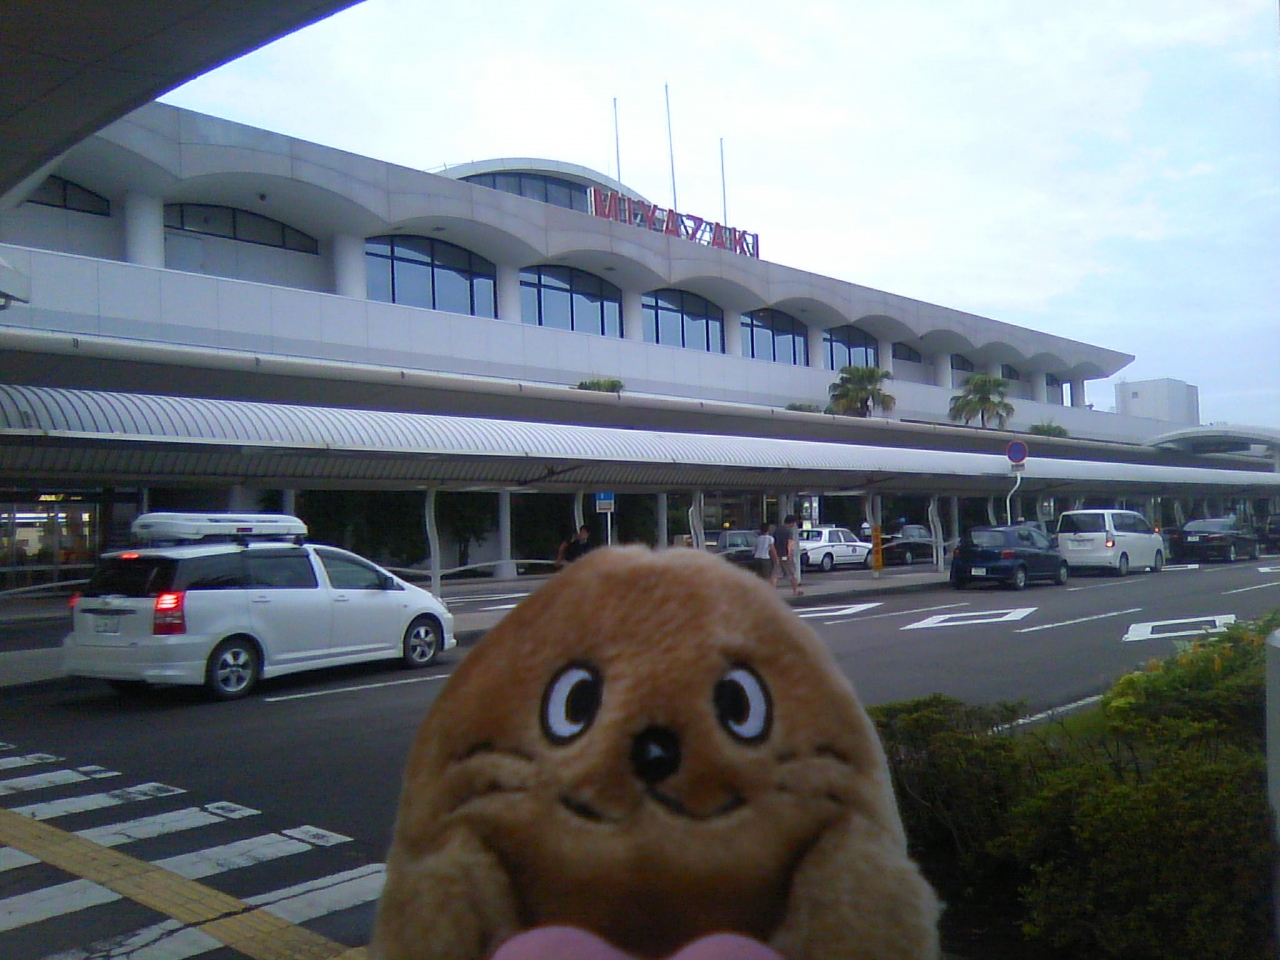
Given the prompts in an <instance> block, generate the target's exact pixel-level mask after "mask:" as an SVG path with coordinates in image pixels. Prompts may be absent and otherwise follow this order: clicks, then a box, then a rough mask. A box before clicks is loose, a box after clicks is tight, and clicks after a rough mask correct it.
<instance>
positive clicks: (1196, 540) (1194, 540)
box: [1187, 537, 1200, 543]
mask: <svg viewBox="0 0 1280 960" xmlns="http://www.w3.org/2000/svg"><path fill="white" fill-rule="evenodd" d="M1199 542H1200V538H1199V537H1187V543H1199Z"/></svg>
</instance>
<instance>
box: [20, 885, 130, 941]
mask: <svg viewBox="0 0 1280 960" xmlns="http://www.w3.org/2000/svg"><path fill="white" fill-rule="evenodd" d="M119 899H120V894H118V893H116V892H115V891H114V890H108V889H107V888H106V887H102V886H99V885H98V884H96V883H93V882H92V881H90V880H72V881H70V882H68V883H57V884H54V885H53V886H51V887H41V888H40V889H39V890H33V891H31V892H30V893H21V894H18V896H16V897H7V898H5V899H4V900H0V933H2V932H4V931H6V930H16V929H17V928H18V927H25V926H27V925H28V924H31V923H39V922H41V921H42V920H52V919H53V918H54V917H62V916H66V915H67V914H69V913H75V912H77V911H79V910H87V909H88V908H89V907H96V906H99V905H100V904H104V903H111V902H113V901H115V900H119Z"/></svg>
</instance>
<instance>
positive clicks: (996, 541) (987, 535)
mask: <svg viewBox="0 0 1280 960" xmlns="http://www.w3.org/2000/svg"><path fill="white" fill-rule="evenodd" d="M969 539H970V540H972V541H973V543H974V546H978V547H987V548H990V549H994V548H998V547H1003V546H1004V533H1003V532H1002V531H1000V530H974V531H972V532H971V533H970V534H969Z"/></svg>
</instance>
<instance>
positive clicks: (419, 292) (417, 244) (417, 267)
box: [364, 236, 498, 318]
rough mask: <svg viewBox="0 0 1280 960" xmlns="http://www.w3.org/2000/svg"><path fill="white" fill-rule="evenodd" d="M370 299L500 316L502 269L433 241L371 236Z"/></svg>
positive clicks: (368, 247) (367, 256)
mask: <svg viewBox="0 0 1280 960" xmlns="http://www.w3.org/2000/svg"><path fill="white" fill-rule="evenodd" d="M364 253H365V265H366V269H367V271H368V272H367V277H368V291H369V299H370V300H381V301H383V302H384V303H403V304H405V305H406V306H410V307H425V308H427V309H428V310H445V311H447V312H449V313H465V314H470V315H471V316H473V317H490V318H492V317H496V316H497V315H498V314H497V298H496V296H495V294H494V290H495V288H496V286H497V274H498V270H497V267H495V266H494V265H493V264H492V263H490V262H489V261H488V260H486V259H485V258H484V257H482V256H480V255H479V254H476V253H472V252H471V251H470V250H464V249H463V248H462V247H458V246H454V245H453V244H452V243H445V242H444V241H443V240H435V239H432V238H431V237H414V236H394V237H370V238H369V239H368V240H366V241H365V245H364Z"/></svg>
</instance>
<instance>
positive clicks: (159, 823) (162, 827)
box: [76, 807, 223, 847]
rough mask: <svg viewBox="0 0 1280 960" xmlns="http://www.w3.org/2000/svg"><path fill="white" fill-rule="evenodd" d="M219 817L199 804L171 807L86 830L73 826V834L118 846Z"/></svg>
mask: <svg viewBox="0 0 1280 960" xmlns="http://www.w3.org/2000/svg"><path fill="white" fill-rule="evenodd" d="M222 822H223V819H222V817H219V816H216V815H215V814H212V813H209V812H208V811H207V810H201V809H200V808H199V807H186V808H184V809H182V810H171V811H170V812H168V813H159V814H156V815H155V816H153V817H139V818H138V819H137V820H126V821H124V822H123V823H109V824H107V825H106V826H105V827H93V828H92V829H90V830H77V831H76V835H77V836H80V837H83V838H84V839H85V840H89V841H92V842H93V843H96V844H99V845H101V846H104V847H118V846H120V845H121V844H125V843H133V842H134V841H135V840H148V839H150V838H151V837H161V836H165V835H166V834H170V833H181V832H182V831H183V830H194V829H196V828H197V827H207V826H210V825H212V824H215V823H222Z"/></svg>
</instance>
